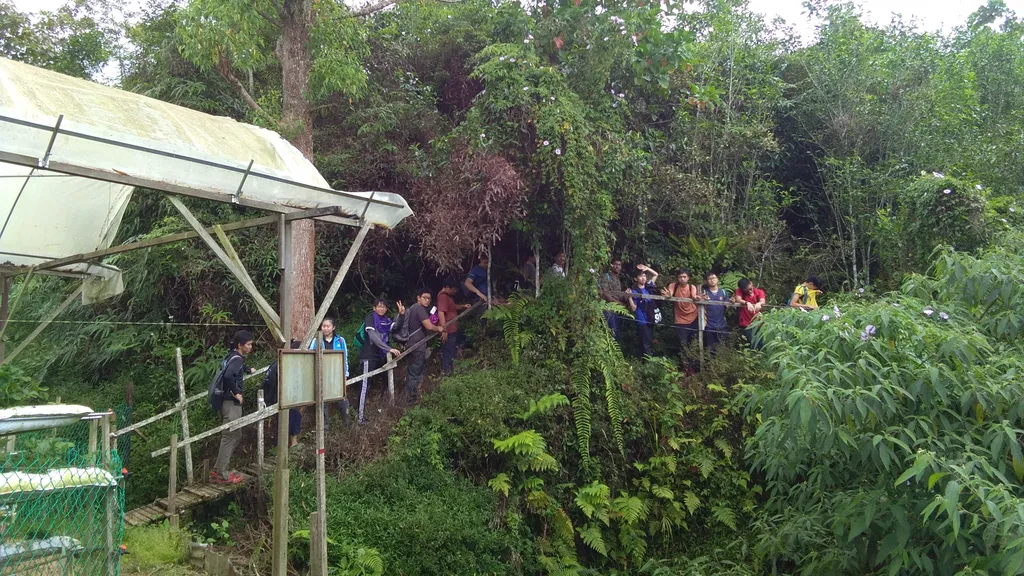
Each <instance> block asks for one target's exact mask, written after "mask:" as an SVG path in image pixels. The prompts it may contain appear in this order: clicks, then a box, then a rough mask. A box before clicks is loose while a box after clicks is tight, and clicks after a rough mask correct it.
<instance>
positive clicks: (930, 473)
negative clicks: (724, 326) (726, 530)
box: [747, 235, 1024, 574]
mask: <svg viewBox="0 0 1024 576" xmlns="http://www.w3.org/2000/svg"><path fill="white" fill-rule="evenodd" d="M1021 247H1022V239H1021V238H1020V237H1019V236H1017V235H1015V236H1013V237H1011V238H1009V239H1008V240H1006V241H1005V242H1004V243H1003V244H1001V245H999V246H997V247H995V248H993V249H991V250H989V251H986V252H984V253H983V254H981V255H979V256H972V255H968V254H964V253H955V252H945V253H943V254H941V255H940V256H939V258H938V260H937V261H936V263H935V265H934V267H933V273H932V275H931V276H928V277H924V276H915V277H911V278H909V279H908V280H907V282H906V283H905V285H904V287H903V289H902V291H901V292H900V293H894V294H891V295H889V296H887V297H885V298H881V299H873V298H872V299H868V298H849V299H844V300H843V301H841V302H839V303H837V305H836V306H837V307H836V309H835V310H831V311H830V310H824V311H821V312H816V313H811V314H799V313H795V312H790V311H785V312H781V313H773V314H770V315H768V316H767V318H766V320H765V322H764V324H763V330H764V334H765V337H766V339H767V340H768V342H769V343H768V345H767V354H768V357H769V363H770V365H771V366H772V367H773V368H774V370H775V377H774V378H772V379H766V380H764V381H762V382H761V383H759V384H758V385H756V386H751V387H750V388H749V389H748V390H747V394H748V396H749V401H748V409H749V410H751V411H752V412H753V413H755V414H756V415H757V416H758V417H759V420H760V422H761V425H760V426H759V428H758V430H757V432H756V433H755V434H754V436H753V437H751V438H750V440H749V444H748V456H749V457H750V464H751V466H752V467H753V469H754V470H755V471H759V472H761V473H763V474H764V477H765V482H766V484H765V486H766V492H767V494H768V496H769V498H768V501H767V502H766V503H765V517H764V518H763V520H762V522H763V526H762V527H761V529H762V532H761V534H762V536H761V539H760V541H759V543H758V546H759V551H760V553H761V554H764V555H765V557H767V558H771V559H772V564H773V565H775V566H777V567H781V568H783V569H786V570H788V569H795V570H796V571H798V572H800V573H803V574H820V573H830V574H860V573H864V572H871V571H874V570H883V571H887V572H888V573H889V574H895V573H899V572H900V571H901V570H904V571H907V572H913V573H926V574H968V573H972V574H973V573H979V574H980V573H985V574H989V573H1001V574H1013V573H1016V572H1017V571H1018V570H1019V569H1020V567H1021V566H1022V563H1024V549H1022V548H1021V545H1022V542H1021V541H1020V539H1019V533H1020V530H1021V527H1022V526H1024V516H1022V515H1021V510H1024V508H1022V506H1021V505H1022V504H1024V501H1022V497H1024V492H1022V491H1021V480H1022V479H1024V457H1022V455H1021V446H1020V440H1019V435H1020V430H1021V417H1022V416H1024V404H1021V400H1022V398H1024V389H1022V387H1021V381H1020V377H1019V374H1020V372H1021V370H1022V368H1024V349H1022V348H1021V346H1020V342H1019V338H1018V337H1017V336H1018V334H1019V331H1020V328H1021V326H1022V322H1024V318H1021V313H1020V307H1019V298H1020V292H1021V287H1020V281H1019V280H1020V277H1021V273H1022V271H1024V260H1022V259H1021V257H1020V250H1021Z"/></svg>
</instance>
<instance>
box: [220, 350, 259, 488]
mask: <svg viewBox="0 0 1024 576" xmlns="http://www.w3.org/2000/svg"><path fill="white" fill-rule="evenodd" d="M252 341H253V337H252V334H250V333H249V332H247V331H245V330H239V331H238V332H236V333H235V336H234V337H233V338H232V339H231V351H230V352H228V355H227V356H226V357H225V358H224V360H223V361H222V362H221V365H220V370H218V371H217V375H216V376H214V379H213V382H211V384H210V404H211V405H212V406H213V408H214V410H216V411H217V412H219V413H220V416H221V421H222V423H224V424H227V423H229V422H234V421H235V420H238V419H239V418H241V417H242V376H243V375H244V374H252V373H253V372H254V370H253V369H252V368H248V367H246V366H245V357H246V356H248V355H249V354H250V353H252ZM241 437H242V430H241V429H239V430H225V431H224V432H221V435H220V449H219V450H218V452H217V462H216V463H215V464H214V467H213V470H211V471H210V482H212V483H214V484H238V483H239V482H241V481H242V476H241V475H239V474H238V473H237V472H231V471H230V470H228V467H229V466H230V465H231V454H232V453H233V452H234V451H235V447H236V446H238V441H239V440H240V439H241Z"/></svg>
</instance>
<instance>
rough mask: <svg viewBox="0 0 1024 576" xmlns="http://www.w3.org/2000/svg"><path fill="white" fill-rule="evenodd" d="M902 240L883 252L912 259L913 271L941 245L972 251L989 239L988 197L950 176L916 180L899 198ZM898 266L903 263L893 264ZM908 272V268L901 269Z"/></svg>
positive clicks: (923, 265) (884, 247) (910, 262)
mask: <svg viewBox="0 0 1024 576" xmlns="http://www.w3.org/2000/svg"><path fill="white" fill-rule="evenodd" d="M899 206H900V209H899V215H898V220H897V221H898V222H899V225H900V227H901V230H900V234H899V237H898V238H897V239H896V242H895V243H891V244H893V245H890V246H882V247H881V248H882V249H883V250H889V251H896V252H897V254H894V255H896V256H901V257H904V258H905V257H910V258H911V260H910V261H909V262H906V261H904V262H903V263H902V264H903V265H904V266H905V265H906V264H910V269H911V270H922V269H923V268H925V267H926V266H927V265H928V263H929V262H930V261H931V255H932V251H934V250H935V248H936V247H937V246H939V245H947V246H951V247H953V248H954V249H955V250H961V251H972V250H974V249H976V248H979V247H981V246H982V245H984V244H985V243H986V242H987V241H988V238H989V232H988V230H987V227H986V219H985V195H984V192H983V191H982V190H980V189H978V188H977V187H976V186H975V185H974V184H969V183H967V182H964V181H962V180H959V179H957V178H952V177H949V176H943V175H937V174H927V175H924V176H921V177H920V178H917V179H915V180H913V181H912V182H911V183H910V184H909V185H908V186H907V188H906V189H904V190H903V191H902V193H901V194H900V196H899ZM891 264H892V265H896V266H899V265H900V264H901V263H900V262H898V261H897V262H892V263H891ZM898 269H903V270H906V269H907V268H898Z"/></svg>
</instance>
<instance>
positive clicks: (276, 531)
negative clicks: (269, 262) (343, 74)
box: [270, 216, 312, 576]
mask: <svg viewBox="0 0 1024 576" xmlns="http://www.w3.org/2000/svg"><path fill="white" fill-rule="evenodd" d="M277 231H278V240H277V267H278V270H279V271H280V273H281V289H280V294H281V330H282V331H283V332H284V337H285V341H287V342H288V343H289V344H290V343H291V338H292V337H293V335H292V333H291V330H292V317H291V304H290V298H291V286H290V283H289V282H288V272H289V269H290V267H291V266H290V264H289V263H288V262H289V260H290V258H291V254H290V243H291V233H292V225H291V224H289V223H288V222H287V221H286V220H285V218H284V216H281V217H280V219H279V221H278V229H277ZM277 387H278V389H277V390H278V396H277V397H278V398H281V384H280V373H278V384H277ZM288 420H289V410H280V411H278V413H277V465H276V467H275V469H274V500H273V506H274V517H273V521H274V527H273V532H272V539H271V542H272V543H271V572H270V573H271V576H287V574H288V536H289V535H290V533H289V531H288V495H289V490H288V487H289V486H288V484H289V482H290V478H289V471H288V424H289V422H288ZM310 541H312V534H310Z"/></svg>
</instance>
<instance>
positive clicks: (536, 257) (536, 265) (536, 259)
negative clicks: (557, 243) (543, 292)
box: [533, 246, 540, 298]
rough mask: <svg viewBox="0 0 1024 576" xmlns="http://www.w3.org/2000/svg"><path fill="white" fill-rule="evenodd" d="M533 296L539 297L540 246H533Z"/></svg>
mask: <svg viewBox="0 0 1024 576" xmlns="http://www.w3.org/2000/svg"><path fill="white" fill-rule="evenodd" d="M533 297H534V298H540V247H539V246H535V247H534V248H533Z"/></svg>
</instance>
